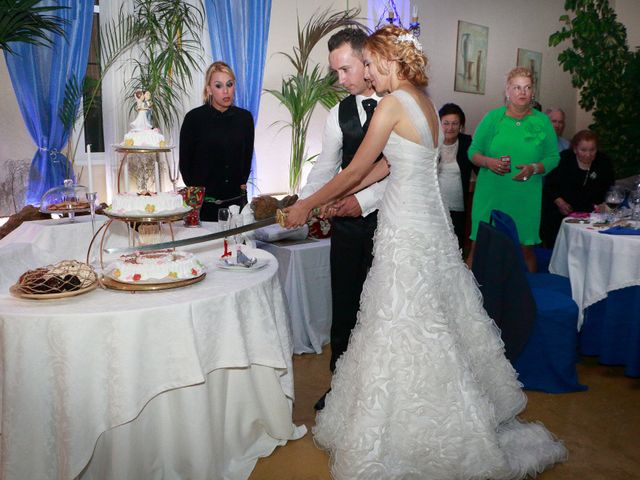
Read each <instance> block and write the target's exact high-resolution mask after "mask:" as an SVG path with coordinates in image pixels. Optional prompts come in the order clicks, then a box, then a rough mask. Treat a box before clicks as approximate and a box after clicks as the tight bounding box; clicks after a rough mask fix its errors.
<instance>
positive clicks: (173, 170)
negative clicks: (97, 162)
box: [113, 145, 178, 193]
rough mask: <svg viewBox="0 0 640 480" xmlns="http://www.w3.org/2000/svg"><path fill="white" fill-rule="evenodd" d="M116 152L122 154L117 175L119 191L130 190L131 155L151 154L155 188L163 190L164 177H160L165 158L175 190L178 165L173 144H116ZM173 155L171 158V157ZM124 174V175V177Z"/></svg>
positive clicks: (158, 190) (159, 190)
mask: <svg viewBox="0 0 640 480" xmlns="http://www.w3.org/2000/svg"><path fill="white" fill-rule="evenodd" d="M113 147H114V149H115V151H116V153H119V154H122V158H121V159H120V162H119V165H118V174H117V177H116V188H117V193H121V192H123V191H124V192H128V191H129V161H130V155H150V156H152V158H153V161H154V165H153V168H154V176H155V177H154V180H155V188H156V191H157V192H162V191H163V190H162V179H161V177H160V170H161V164H162V160H163V159H164V161H165V163H166V165H167V169H168V172H169V178H170V179H171V183H172V184H173V190H174V191H175V188H176V182H177V180H178V178H177V166H176V162H175V161H174V159H173V149H174V148H175V147H174V146H173V145H167V146H166V147H135V146H125V145H114V146H113ZM169 157H171V158H169ZM123 176H124V177H123ZM121 178H122V179H123V182H122V183H123V187H124V189H121V188H120V179H121Z"/></svg>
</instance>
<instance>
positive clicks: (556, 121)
mask: <svg viewBox="0 0 640 480" xmlns="http://www.w3.org/2000/svg"><path fill="white" fill-rule="evenodd" d="M544 113H546V114H547V117H549V120H551V124H552V125H553V129H554V130H555V131H556V135H557V136H558V151H559V152H562V151H564V150H566V149H568V148H569V147H570V146H571V144H570V143H569V140H567V139H566V138H563V137H562V132H564V124H565V123H564V120H565V114H564V111H563V110H562V109H561V108H547V109H546V110H545V111H544Z"/></svg>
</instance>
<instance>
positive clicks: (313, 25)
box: [281, 8, 365, 73]
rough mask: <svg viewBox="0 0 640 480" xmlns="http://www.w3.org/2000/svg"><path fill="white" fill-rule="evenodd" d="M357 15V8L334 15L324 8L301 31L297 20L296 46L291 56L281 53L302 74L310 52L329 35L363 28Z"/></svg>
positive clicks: (358, 10) (358, 11)
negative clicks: (343, 29)
mask: <svg viewBox="0 0 640 480" xmlns="http://www.w3.org/2000/svg"><path fill="white" fill-rule="evenodd" d="M358 15H360V9H359V8H351V9H348V10H343V11H340V12H335V13H331V9H330V8H326V9H325V10H321V11H318V12H316V13H314V14H313V15H312V16H311V18H310V19H309V21H308V22H307V23H306V24H305V25H304V27H302V29H301V28H300V18H298V46H297V47H293V55H289V54H287V53H284V52H281V53H282V54H283V55H284V56H286V57H287V58H288V59H289V61H290V62H291V64H292V65H293V67H294V68H295V70H296V72H297V73H302V72H303V71H304V69H305V68H306V67H307V64H308V62H309V55H311V51H312V50H313V49H314V48H315V46H316V45H317V44H318V43H319V42H320V40H322V39H323V38H324V37H326V36H327V35H328V34H329V33H331V32H332V31H334V30H337V29H338V28H345V27H349V26H353V27H359V28H365V27H364V26H363V25H362V23H360V21H359V20H358V19H357V17H358Z"/></svg>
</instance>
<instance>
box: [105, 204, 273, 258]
mask: <svg viewBox="0 0 640 480" xmlns="http://www.w3.org/2000/svg"><path fill="white" fill-rule="evenodd" d="M285 218H286V214H285V213H284V212H282V211H281V210H278V211H277V212H276V214H275V216H273V217H271V218H265V219H264V220H258V221H257V222H253V223H249V224H247V225H242V226H240V227H236V228H230V229H228V230H223V231H221V232H216V233H210V234H208V235H201V236H199V237H192V238H185V239H183V240H173V241H170V242H162V243H152V244H148V245H136V246H134V247H114V248H105V249H104V251H105V253H131V252H140V251H144V250H163V249H166V248H175V247H183V246H185V245H193V244H196V243H203V242H210V241H212V240H220V239H221V238H225V237H230V236H232V235H238V234H240V233H244V232H249V231H251V230H256V229H258V228H261V227H267V226H269V225H273V224H274V223H279V224H280V225H281V226H284V220H285Z"/></svg>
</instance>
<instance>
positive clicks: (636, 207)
mask: <svg viewBox="0 0 640 480" xmlns="http://www.w3.org/2000/svg"><path fill="white" fill-rule="evenodd" d="M629 203H630V204H631V219H632V220H640V185H638V187H637V188H636V189H635V190H631V192H630V193H629Z"/></svg>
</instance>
